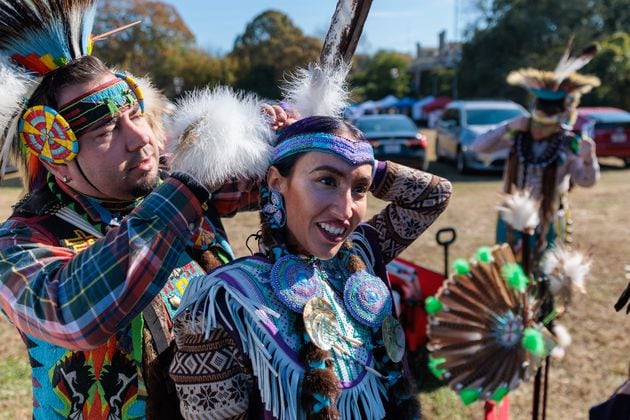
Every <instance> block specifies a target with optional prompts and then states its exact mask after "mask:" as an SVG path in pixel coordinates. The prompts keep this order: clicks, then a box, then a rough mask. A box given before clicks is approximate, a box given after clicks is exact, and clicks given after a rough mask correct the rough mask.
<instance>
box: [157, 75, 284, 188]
mask: <svg viewBox="0 0 630 420" xmlns="http://www.w3.org/2000/svg"><path fill="white" fill-rule="evenodd" d="M260 105H261V101H260V100H259V98H258V97H256V96H254V95H252V94H240V93H235V92H234V91H232V90H231V89H230V88H227V87H217V88H214V89H210V88H206V89H204V90H200V91H195V92H192V93H191V94H189V95H188V96H187V97H186V98H184V99H183V100H181V101H180V102H179V103H178V104H177V106H176V109H175V111H174V112H173V115H172V117H171V122H170V125H169V130H170V136H169V137H170V138H169V140H168V142H167V149H168V151H169V152H170V153H171V154H172V162H171V166H172V168H173V169H174V170H181V171H184V172H187V173H189V174H191V175H193V176H194V177H195V178H197V179H198V180H199V181H200V182H201V183H203V185H205V186H206V187H210V188H211V189H214V188H216V187H219V186H221V185H222V184H224V183H225V182H227V181H230V180H232V179H234V178H238V179H252V178H261V177H262V176H264V174H265V172H266V170H267V167H268V165H269V162H270V160H271V152H272V146H271V143H272V141H273V138H274V136H273V132H272V130H271V127H270V125H269V121H268V117H267V116H266V115H265V114H264V113H263V112H262V109H261V106H260Z"/></svg>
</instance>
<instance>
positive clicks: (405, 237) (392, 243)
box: [367, 162, 452, 263]
mask: <svg viewBox="0 0 630 420" xmlns="http://www.w3.org/2000/svg"><path fill="white" fill-rule="evenodd" d="M451 192H452V186H451V183H450V182H449V181H448V180H446V179H444V178H440V177H438V176H435V175H432V174H430V173H428V172H423V171H420V170H416V169H412V168H408V167H406V166H402V165H398V164H396V163H393V162H387V172H386V173H385V175H384V176H383V178H382V180H381V181H380V183H379V185H377V186H376V188H375V189H374V192H373V194H374V196H375V197H377V198H380V199H382V200H385V201H389V202H390V204H388V205H387V206H386V207H385V208H384V209H383V210H381V211H380V212H379V213H378V214H376V215H375V216H373V217H372V218H371V219H370V220H369V221H368V222H367V223H368V224H369V225H371V226H373V227H374V228H376V230H377V232H378V236H379V237H378V242H379V244H380V247H381V252H382V254H383V258H384V260H385V263H388V262H389V261H391V260H392V259H394V258H395V257H396V256H398V255H399V254H400V253H401V252H402V251H403V250H404V249H405V248H407V246H409V244H411V243H412V242H413V241H414V240H416V238H418V236H420V235H421V234H422V232H424V231H425V230H427V228H428V227H429V226H431V224H432V223H433V222H434V221H435V220H436V219H437V218H438V216H439V215H440V214H441V213H442V212H443V211H444V209H446V206H447V205H448V202H449V200H450V197H451Z"/></svg>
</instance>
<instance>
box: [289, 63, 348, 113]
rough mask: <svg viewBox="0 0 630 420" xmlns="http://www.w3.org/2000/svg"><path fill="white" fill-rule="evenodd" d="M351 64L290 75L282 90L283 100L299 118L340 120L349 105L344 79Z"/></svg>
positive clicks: (310, 68)
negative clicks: (333, 118) (335, 118)
mask: <svg viewBox="0 0 630 420" xmlns="http://www.w3.org/2000/svg"><path fill="white" fill-rule="evenodd" d="M349 71H350V64H347V63H343V62H340V61H337V62H336V63H334V64H332V65H321V64H311V65H309V66H308V68H306V69H303V68H302V69H298V70H297V71H296V72H295V73H294V74H292V75H290V76H289V77H288V78H287V79H286V80H285V82H284V85H283V86H282V92H283V95H284V100H285V101H286V102H288V103H289V104H290V105H291V108H292V109H295V110H296V111H297V112H298V113H299V114H300V116H301V117H302V118H306V117H311V116H313V115H322V116H329V117H341V116H342V113H343V110H344V108H345V107H346V106H347V105H348V90H347V84H346V76H347V75H348V72H349Z"/></svg>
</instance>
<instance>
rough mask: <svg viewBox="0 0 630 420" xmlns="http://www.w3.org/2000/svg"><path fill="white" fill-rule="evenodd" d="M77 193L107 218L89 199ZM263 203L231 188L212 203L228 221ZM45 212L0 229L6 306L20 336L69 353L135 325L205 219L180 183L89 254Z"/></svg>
mask: <svg viewBox="0 0 630 420" xmlns="http://www.w3.org/2000/svg"><path fill="white" fill-rule="evenodd" d="M66 192H67V193H69V194H72V192H71V191H66ZM72 195H73V197H72V198H73V199H75V200H76V201H77V202H79V203H80V205H81V206H82V207H83V208H84V209H85V210H86V211H87V212H88V214H89V215H90V217H91V218H92V219H93V220H100V219H101V215H99V214H98V212H96V210H95V209H94V207H93V206H91V205H90V202H89V200H87V199H85V198H84V197H82V196H80V195H77V194H72ZM257 202H258V196H257V193H256V192H252V193H250V194H242V193H238V192H237V191H236V188H235V187H234V186H232V185H227V186H226V187H225V188H224V189H222V190H220V191H217V192H215V193H214V194H213V196H212V198H211V199H210V201H209V204H210V205H211V206H212V207H214V208H215V209H216V210H217V213H218V216H228V215H231V214H234V213H235V212H236V211H238V210H246V209H253V208H256V205H257ZM43 210H45V209H43ZM41 213H42V214H39V215H30V217H26V216H22V215H19V214H14V215H13V216H11V217H10V218H9V219H8V220H7V221H6V222H5V223H4V224H2V225H1V226H0V307H1V308H2V310H3V311H4V312H5V313H6V314H7V316H8V317H9V319H10V320H11V322H12V323H13V324H14V325H15V326H16V327H17V329H18V330H20V331H21V332H23V333H25V334H27V335H30V336H33V337H36V338H40V339H43V340H45V341H48V342H50V343H53V344H56V345H59V346H62V347H65V348H68V349H90V348H94V347H96V346H98V345H100V344H102V343H104V342H105V341H107V339H108V338H109V337H111V336H112V335H113V334H114V333H115V332H116V331H118V330H120V329H121V328H122V327H123V326H126V325H128V324H129V323H130V322H131V320H132V319H134V317H135V316H136V315H138V314H139V313H140V312H141V311H142V309H143V308H145V307H146V306H147V305H148V304H149V303H150V302H151V300H152V299H153V298H154V297H155V296H157V294H158V293H159V291H160V289H161V288H162V286H163V285H164V283H165V281H166V279H167V277H168V275H169V274H170V273H171V271H172V270H173V269H174V268H175V267H176V264H177V262H178V259H179V258H180V255H181V254H182V253H184V252H185V248H186V245H187V244H189V242H190V238H191V237H192V236H193V234H194V233H195V231H196V229H197V228H198V227H199V226H200V224H201V222H202V205H201V204H200V201H199V199H198V198H197V197H196V196H195V194H193V193H192V192H191V190H190V189H189V188H187V187H186V186H185V185H184V184H183V183H182V182H180V181H178V180H176V179H174V178H167V179H166V181H165V182H164V183H163V184H162V185H160V186H159V187H157V188H156V190H155V191H154V192H153V193H151V194H149V195H148V196H147V197H146V198H145V199H144V200H143V201H142V202H141V203H140V204H139V205H138V207H137V208H136V209H135V210H133V211H132V212H131V213H130V214H129V215H128V216H127V217H125V218H123V219H122V220H121V222H120V226H118V227H115V228H112V229H110V230H109V231H108V232H107V234H106V235H105V237H104V238H103V239H99V240H93V244H92V245H90V246H89V247H88V248H87V249H84V250H76V251H73V250H72V249H70V248H68V247H67V246H62V245H61V244H60V243H59V241H58V240H57V238H55V237H53V236H52V234H51V233H50V232H49V231H47V230H46V229H45V228H43V226H42V225H43V223H44V222H46V221H49V220H50V218H51V217H53V218H54V217H55V216H51V215H49V214H46V211H42V212H41ZM215 227H217V228H220V225H219V226H215Z"/></svg>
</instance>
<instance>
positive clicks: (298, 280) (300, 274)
mask: <svg viewBox="0 0 630 420" xmlns="http://www.w3.org/2000/svg"><path fill="white" fill-rule="evenodd" d="M319 281H320V280H319V272H318V270H317V269H316V268H315V267H313V266H311V265H309V264H307V263H306V262H304V261H303V260H302V259H300V258H299V257H296V256H295V255H285V256H284V257H282V258H280V259H279V260H278V261H276V262H275V264H274V265H273V267H272V268H271V286H272V287H273V290H274V292H275V294H276V296H277V297H278V298H279V299H280V300H281V301H282V303H284V304H285V305H287V306H288V307H289V308H290V309H291V310H292V311H295V312H299V313H302V311H303V309H304V305H306V302H308V301H309V300H311V299H312V298H314V297H315V296H317V294H318V291H319V287H320V285H319Z"/></svg>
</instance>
